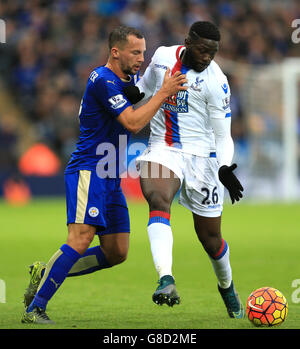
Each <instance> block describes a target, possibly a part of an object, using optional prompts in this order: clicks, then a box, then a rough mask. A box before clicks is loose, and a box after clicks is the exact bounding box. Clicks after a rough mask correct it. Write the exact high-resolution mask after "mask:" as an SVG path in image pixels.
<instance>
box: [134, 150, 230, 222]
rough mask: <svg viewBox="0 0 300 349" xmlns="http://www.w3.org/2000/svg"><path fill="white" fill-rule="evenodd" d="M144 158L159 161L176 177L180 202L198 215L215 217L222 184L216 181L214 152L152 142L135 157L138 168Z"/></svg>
mask: <svg viewBox="0 0 300 349" xmlns="http://www.w3.org/2000/svg"><path fill="white" fill-rule="evenodd" d="M144 161H147V162H153V163H158V164H161V165H163V166H165V167H166V168H168V169H170V170H171V171H173V172H174V173H175V174H176V175H177V176H178V177H179V179H180V182H181V190H180V196H179V203H180V204H181V205H183V206H184V207H186V208H187V209H189V210H190V211H192V212H193V213H195V214H197V215H199V216H204V217H219V216H220V215H221V214H222V210H223V199H224V186H223V184H222V183H221V182H220V181H219V177H218V169H219V166H218V162H217V159H216V155H215V153H211V156H210V157H207V158H205V157H200V156H197V155H193V154H188V153H184V152H181V151H178V150H173V149H170V148H167V147H163V146H153V145H152V146H151V147H148V148H147V149H146V150H145V151H144V152H143V153H142V154H141V155H140V156H138V157H137V159H136V164H137V169H138V170H139V169H140V168H141V166H143V162H144ZM152 173H153V172H152ZM164 177H166V176H164Z"/></svg>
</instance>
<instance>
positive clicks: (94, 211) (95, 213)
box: [89, 207, 99, 217]
mask: <svg viewBox="0 0 300 349" xmlns="http://www.w3.org/2000/svg"><path fill="white" fill-rule="evenodd" d="M98 214H99V210H98V208H97V207H91V208H90V209H89V215H90V216H91V217H97V216H98Z"/></svg>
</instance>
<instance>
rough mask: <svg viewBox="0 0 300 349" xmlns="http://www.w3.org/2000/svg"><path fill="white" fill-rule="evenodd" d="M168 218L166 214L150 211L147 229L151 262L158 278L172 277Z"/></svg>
mask: <svg viewBox="0 0 300 349" xmlns="http://www.w3.org/2000/svg"><path fill="white" fill-rule="evenodd" d="M169 217H170V215H169V214H168V213H165V212H161V211H152V212H150V219H149V223H148V227H147V230H148V236H149V241H150V247H151V252H152V257H153V262H154V266H155V269H156V271H157V273H158V275H159V278H161V277H163V276H164V275H172V262H173V260H172V249H173V234H172V229H171V226H170V221H169Z"/></svg>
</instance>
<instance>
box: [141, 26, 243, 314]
mask: <svg viewBox="0 0 300 349" xmlns="http://www.w3.org/2000/svg"><path fill="white" fill-rule="evenodd" d="M219 41H220V32H219V30H218V28H217V27H216V26H215V25H214V24H212V23H210V22H204V21H203V22H202V21H201V22H195V23H194V24H193V25H192V26H191V28H190V30H189V33H188V36H187V38H186V39H185V45H184V46H171V47H165V46H162V47H159V48H158V49H157V50H156V52H155V54H154V55H153V57H152V61H151V63H150V64H149V66H148V68H147V69H146V71H145V74H144V76H143V77H142V79H141V80H140V81H139V82H138V83H137V85H136V86H137V87H138V88H139V91H140V92H142V93H143V94H145V96H144V100H145V99H147V98H149V97H151V96H152V95H153V94H155V93H156V91H157V90H158V89H159V88H160V87H161V85H162V82H163V77H164V74H165V71H166V69H167V68H170V69H171V72H172V74H174V73H175V72H176V71H181V72H182V73H183V74H186V78H187V80H188V82H187V85H188V89H187V90H184V91H179V92H178V93H177V94H176V95H174V96H171V97H169V98H167V99H166V100H165V102H164V103H163V105H162V107H161V108H160V109H159V111H158V112H157V113H156V115H155V116H154V118H153V119H152V120H151V123H150V126H151V134H150V138H149V145H148V148H147V149H146V150H145V152H144V153H143V154H142V155H141V156H139V157H138V158H137V166H138V167H139V168H140V182H141V188H142V192H143V194H144V196H145V198H146V200H147V202H148V204H149V211H150V217H149V222H148V227H147V230H148V235H149V240H150V245H151V252H152V256H153V261H154V265H155V268H156V270H157V272H158V274H159V278H160V279H159V286H158V287H157V289H156V291H155V292H154V294H153V296H152V299H153V301H154V302H155V303H156V304H159V305H162V304H164V303H165V304H167V305H169V306H173V305H174V304H179V302H180V297H179V295H178V293H177V291H176V287H175V280H174V276H173V274H172V245H173V235H172V230H171V225H170V208H171V204H172V201H173V199H174V196H175V194H176V193H177V191H178V190H179V189H181V191H180V197H179V202H180V203H181V204H182V205H183V206H185V207H186V208H188V209H189V210H190V211H191V212H192V213H193V219H194V227H195V231H196V234H197V236H198V239H199V241H200V242H201V243H202V245H203V247H204V249H205V251H206V252H207V254H208V256H209V257H210V260H211V262H212V266H213V269H214V271H215V274H216V277H217V280H218V290H219V292H220V294H221V296H222V298H223V300H224V303H225V305H226V308H227V312H228V314H229V316H230V317H232V318H242V317H243V316H244V310H243V306H242V304H241V302H240V299H239V297H238V294H237V292H236V291H235V288H234V285H233V281H232V271H231V266H230V261H229V247H228V244H227V242H226V241H225V240H224V239H223V238H222V235H221V214H222V210H223V206H222V205H223V196H224V186H225V187H226V188H227V189H228V191H229V195H230V197H231V200H232V203H234V202H235V201H239V199H240V198H241V197H242V196H243V195H242V191H243V187H242V185H241V184H240V182H239V181H238V179H237V178H236V176H235V175H234V174H233V170H234V169H235V168H236V166H237V165H236V164H231V161H232V158H233V153H234V144H233V140H232V138H231V111H230V88H229V85H228V81H227V78H226V76H225V75H224V74H223V72H222V71H221V69H220V67H219V66H218V64H217V63H216V62H215V61H214V60H213V58H214V56H215V54H216V52H217V51H218V48H219ZM223 185H224V186H223Z"/></svg>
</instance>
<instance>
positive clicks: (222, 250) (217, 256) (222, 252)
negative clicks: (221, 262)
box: [211, 239, 228, 260]
mask: <svg viewBox="0 0 300 349" xmlns="http://www.w3.org/2000/svg"><path fill="white" fill-rule="evenodd" d="M227 250H228V245H227V242H226V241H225V240H224V239H223V241H222V245H221V248H220V249H219V251H218V252H217V253H216V254H215V255H213V256H211V257H212V258H213V259H217V260H218V259H221V258H222V257H223V256H224V255H225V253H226V252H227Z"/></svg>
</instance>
